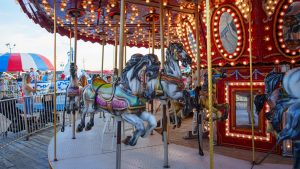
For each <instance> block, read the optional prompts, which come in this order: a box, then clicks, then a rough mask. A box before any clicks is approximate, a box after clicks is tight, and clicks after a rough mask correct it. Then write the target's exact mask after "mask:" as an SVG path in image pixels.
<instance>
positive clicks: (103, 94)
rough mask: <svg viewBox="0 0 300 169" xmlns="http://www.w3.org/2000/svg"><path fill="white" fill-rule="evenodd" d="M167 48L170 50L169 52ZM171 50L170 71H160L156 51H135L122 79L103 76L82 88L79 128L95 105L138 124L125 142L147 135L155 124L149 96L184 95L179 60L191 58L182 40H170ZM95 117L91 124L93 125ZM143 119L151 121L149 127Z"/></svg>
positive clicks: (134, 142) (99, 108)
mask: <svg viewBox="0 0 300 169" xmlns="http://www.w3.org/2000/svg"><path fill="white" fill-rule="evenodd" d="M168 51H170V54H169V55H168ZM168 51H167V60H168V61H167V62H166V64H165V65H164V67H165V70H169V72H167V73H159V68H160V62H159V61H158V58H157V56H156V55H152V54H148V55H145V56H143V55H140V54H135V55H133V56H132V57H131V59H130V60H129V62H127V63H126V66H125V69H124V70H123V72H122V76H121V80H120V82H116V83H115V84H108V83H105V82H104V81H103V80H102V79H97V80H95V81H93V84H92V85H91V86H90V87H87V88H86V89H85V90H84V92H83V97H82V98H83V100H84V108H85V110H84V111H83V114H82V118H81V122H80V124H79V125H78V126H77V131H82V129H83V128H84V126H85V125H84V124H85V119H84V118H85V114H86V113H92V117H93V113H94V112H95V109H96V110H101V111H104V112H106V113H111V114H114V115H121V117H122V119H124V120H125V121H126V122H128V123H130V124H132V125H133V126H134V127H135V129H136V130H135V132H134V133H133V136H132V137H127V139H126V140H125V141H124V143H125V144H129V145H131V146H134V145H136V143H137V140H138V138H139V137H140V136H142V137H147V136H148V135H149V134H150V133H151V131H152V130H153V129H154V128H155V127H156V119H155V117H154V116H153V115H151V113H149V112H147V111H145V107H146V100H151V99H153V98H154V97H155V96H157V94H160V95H159V96H160V97H164V98H172V99H181V98H182V97H183V94H182V93H183V82H182V80H181V73H180V69H179V63H178V61H179V60H180V61H181V62H182V63H183V65H187V64H190V62H191V58H190V57H189V56H188V55H187V54H186V52H185V51H184V50H183V46H182V45H181V44H171V45H170V47H169V48H168ZM171 54H172V56H171ZM176 71H179V72H176ZM92 89H93V90H94V93H95V94H94V95H93V96H91V93H93V92H92V91H91V90H92ZM89 93H90V94H89ZM93 99H94V102H93ZM93 105H94V108H95V109H93ZM92 117H91V118H90V122H89V123H88V124H91V125H93V118H92ZM144 121H147V122H148V126H147V127H146V128H145V127H144ZM89 127H90V126H89ZM87 129H90V128H87Z"/></svg>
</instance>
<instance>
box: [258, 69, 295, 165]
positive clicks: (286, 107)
mask: <svg viewBox="0 0 300 169" xmlns="http://www.w3.org/2000/svg"><path fill="white" fill-rule="evenodd" d="M264 82H265V94H262V95H257V96H256V97H255V99H254V104H255V106H256V113H257V114H258V113H260V112H261V110H262V109H263V107H264V104H265V103H267V104H268V105H269V106H270V112H267V113H265V116H266V118H267V119H268V120H269V125H268V131H269V132H273V133H274V135H275V136H276V137H277V144H280V143H281V142H282V141H283V140H286V139H291V140H294V141H295V142H294V169H299V168H300V141H299V139H300V90H299V86H300V68H299V67H298V68H294V69H291V70H289V71H288V72H286V73H285V74H284V73H277V72H274V71H272V72H271V73H269V74H268V75H267V76H266V78H265V80H264ZM285 112H286V119H287V121H286V124H285V126H283V128H282V129H281V125H282V117H283V114H284V113H285Z"/></svg>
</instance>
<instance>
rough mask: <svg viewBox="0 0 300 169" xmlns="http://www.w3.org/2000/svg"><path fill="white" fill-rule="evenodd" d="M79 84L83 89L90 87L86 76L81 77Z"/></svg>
mask: <svg viewBox="0 0 300 169" xmlns="http://www.w3.org/2000/svg"><path fill="white" fill-rule="evenodd" d="M79 83H80V85H81V86H82V87H84V86H86V85H88V80H87V78H86V76H84V75H83V76H81V77H80V79H79Z"/></svg>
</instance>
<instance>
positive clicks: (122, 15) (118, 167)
mask: <svg viewBox="0 0 300 169" xmlns="http://www.w3.org/2000/svg"><path fill="white" fill-rule="evenodd" d="M120 8H121V9H120V10H121V11H120V36H119V44H120V48H119V71H118V75H119V77H121V74H122V70H123V55H124V25H125V0H121V6H120ZM116 30H117V29H116ZM117 122H118V123H117V150H116V159H117V160H116V162H117V163H116V169H121V125H122V121H121V116H117Z"/></svg>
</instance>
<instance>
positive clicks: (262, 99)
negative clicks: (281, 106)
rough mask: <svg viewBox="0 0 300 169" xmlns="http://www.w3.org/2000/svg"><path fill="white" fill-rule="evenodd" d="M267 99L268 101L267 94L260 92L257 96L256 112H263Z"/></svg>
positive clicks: (255, 101) (255, 102)
mask: <svg viewBox="0 0 300 169" xmlns="http://www.w3.org/2000/svg"><path fill="white" fill-rule="evenodd" d="M266 101H267V95H266V94H260V95H257V96H255V98H254V104H255V108H256V114H259V112H261V110H262V109H263V107H264V105H265V102H266Z"/></svg>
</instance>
